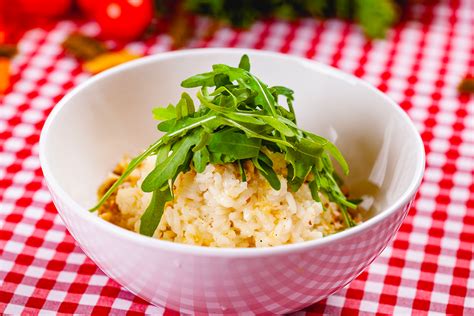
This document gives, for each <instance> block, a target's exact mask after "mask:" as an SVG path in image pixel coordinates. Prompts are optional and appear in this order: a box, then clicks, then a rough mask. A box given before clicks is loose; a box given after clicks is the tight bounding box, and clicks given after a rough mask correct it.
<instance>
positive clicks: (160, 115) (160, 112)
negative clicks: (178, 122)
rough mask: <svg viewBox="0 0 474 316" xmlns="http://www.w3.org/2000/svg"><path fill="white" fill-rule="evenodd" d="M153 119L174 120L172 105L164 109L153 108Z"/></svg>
mask: <svg viewBox="0 0 474 316" xmlns="http://www.w3.org/2000/svg"><path fill="white" fill-rule="evenodd" d="M153 117H154V118H155V120H158V121H164V120H170V119H174V118H176V109H175V107H174V105H173V104H170V105H168V106H167V107H166V108H154V109H153Z"/></svg>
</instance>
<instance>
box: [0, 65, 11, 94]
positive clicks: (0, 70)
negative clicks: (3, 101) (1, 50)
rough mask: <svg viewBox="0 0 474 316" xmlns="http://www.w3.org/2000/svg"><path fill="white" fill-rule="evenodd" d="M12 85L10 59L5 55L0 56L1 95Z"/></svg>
mask: <svg viewBox="0 0 474 316" xmlns="http://www.w3.org/2000/svg"><path fill="white" fill-rule="evenodd" d="M9 85H10V60H9V59H8V58H5V57H0V95H2V94H3V93H4V92H5V90H6V89H7V88H8V86H9Z"/></svg>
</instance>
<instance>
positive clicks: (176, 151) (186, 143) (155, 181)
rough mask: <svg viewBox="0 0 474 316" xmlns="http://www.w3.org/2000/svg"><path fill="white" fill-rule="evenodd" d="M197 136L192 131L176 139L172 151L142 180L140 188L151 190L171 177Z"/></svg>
mask: <svg viewBox="0 0 474 316" xmlns="http://www.w3.org/2000/svg"><path fill="white" fill-rule="evenodd" d="M198 136H199V134H198V133H193V134H191V135H189V136H188V137H185V138H182V139H180V140H179V141H177V142H176V143H175V144H174V145H173V147H172V151H173V153H172V154H171V155H170V156H168V158H166V159H165V160H164V161H163V162H162V163H160V164H158V165H156V167H155V168H154V169H153V170H152V171H151V172H150V173H149V174H148V176H147V177H146V178H145V180H143V183H142V190H143V191H144V192H152V191H154V190H156V189H159V188H162V187H163V186H164V185H165V184H166V183H167V182H168V180H170V179H173V178H174V177H175V175H176V172H177V170H178V168H179V167H180V166H181V165H182V164H183V163H184V162H185V160H186V157H187V154H188V151H189V150H190V149H191V147H192V146H194V145H196V143H197V141H198Z"/></svg>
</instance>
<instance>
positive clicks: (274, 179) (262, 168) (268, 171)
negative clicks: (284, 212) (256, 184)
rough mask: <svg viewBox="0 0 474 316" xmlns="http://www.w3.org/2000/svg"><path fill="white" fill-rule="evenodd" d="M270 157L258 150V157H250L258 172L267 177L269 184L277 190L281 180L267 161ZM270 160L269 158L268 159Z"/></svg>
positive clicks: (279, 187)
mask: <svg viewBox="0 0 474 316" xmlns="http://www.w3.org/2000/svg"><path fill="white" fill-rule="evenodd" d="M269 160H270V158H268V157H267V156H266V155H265V154H264V153H262V152H260V154H259V156H258V157H254V158H252V161H253V164H254V165H255V168H257V170H258V171H259V172H260V174H261V175H262V176H263V177H265V179H267V181H268V183H269V184H270V186H271V187H272V188H273V189H274V190H276V191H278V190H280V189H281V182H280V179H278V176H277V174H276V173H275V170H273V168H272V166H271V165H269V163H268V161H269ZM270 162H271V160H270Z"/></svg>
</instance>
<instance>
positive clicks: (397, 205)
mask: <svg viewBox="0 0 474 316" xmlns="http://www.w3.org/2000/svg"><path fill="white" fill-rule="evenodd" d="M202 54H205V55H208V54H227V55H236V56H238V55H242V54H249V55H261V56H264V57H269V58H280V59H285V60H289V61H293V62H297V63H302V64H305V66H310V67H313V68H314V69H316V70H317V71H319V72H325V73H328V74H330V75H332V76H337V77H339V78H340V79H341V80H344V81H346V82H347V81H348V82H351V83H355V84H358V85H360V86H361V87H363V88H365V89H368V90H370V91H372V92H373V93H375V94H376V95H378V96H380V97H382V99H384V100H385V101H386V102H385V104H386V106H389V107H392V108H393V109H394V110H395V112H396V113H397V114H398V115H399V116H400V117H401V119H402V120H403V122H404V123H405V124H406V125H407V128H409V130H410V132H411V133H412V134H413V136H414V137H415V139H416V148H415V149H414V150H416V152H418V154H417V161H416V171H415V173H414V175H413V179H412V181H411V182H410V184H409V185H408V187H407V188H406V189H405V191H404V192H403V194H402V195H401V196H400V197H399V198H398V199H397V200H396V201H395V202H394V203H393V204H392V205H390V206H389V207H387V208H385V209H383V210H381V211H380V213H378V214H377V215H375V216H373V217H371V218H370V219H368V220H366V221H364V222H363V223H361V224H359V225H357V226H355V227H352V228H350V229H347V230H344V231H342V232H339V233H336V234H333V235H330V236H326V237H324V238H320V239H316V240H309V241H304V242H299V243H293V244H286V245H279V246H272V247H270V246H268V247H262V248H217V247H204V246H196V245H188V244H181V243H175V242H171V241H166V240H160V239H156V238H152V237H147V236H143V235H140V234H138V233H136V232H131V231H128V230H126V229H123V228H121V227H119V226H116V225H114V224H112V223H109V222H107V221H105V220H103V219H101V218H99V217H98V216H96V215H95V214H94V213H90V212H88V211H87V210H85V209H84V208H83V207H81V206H80V205H79V203H78V202H76V201H75V200H74V199H73V198H72V197H71V196H70V195H69V194H68V193H66V191H65V190H63V189H62V188H61V186H60V185H59V183H58V182H57V181H56V179H55V178H54V176H53V174H52V171H51V169H50V166H49V162H48V160H47V159H46V157H47V154H46V146H45V142H46V140H47V138H48V135H49V134H50V127H51V125H52V124H53V122H54V121H55V119H56V117H57V116H58V114H59V113H60V112H61V110H62V109H63V108H64V107H65V106H66V104H67V103H68V102H69V100H71V99H72V98H74V97H75V96H76V94H78V93H79V92H80V91H81V90H83V89H85V88H87V87H88V86H90V85H93V84H95V83H96V82H97V81H100V80H102V79H104V78H106V77H109V76H114V75H119V74H120V73H122V72H125V71H127V70H128V69H131V68H135V67H137V66H141V65H145V64H150V63H155V62H160V61H165V60H167V59H174V58H186V57H187V56H193V55H202ZM425 159H426V157H425V150H424V145H423V141H422V139H421V136H420V134H419V133H418V131H417V130H416V127H415V125H414V124H413V122H412V121H411V120H410V118H409V117H408V115H407V113H406V112H405V111H403V110H402V109H401V108H400V106H399V105H398V104H397V103H396V102H395V101H393V100H392V99H391V98H390V97H388V96H387V95H385V94H384V93H382V92H381V91H380V90H378V89H377V88H375V87H374V86H373V85H371V84H370V83H368V82H366V81H364V80H362V79H359V78H357V77H355V76H353V75H351V74H348V73H345V72H343V71H341V70H339V69H337V68H334V67H331V66H328V65H325V64H322V63H319V62H317V61H314V60H311V59H306V58H303V57H299V56H294V55H287V54H283V53H278V52H273V51H264V50H256V49H247V48H195V49H185V50H180V51H170V52H164V53H159V54H156V55H151V56H146V57H143V58H140V59H137V60H133V61H130V62H127V63H124V64H122V65H119V66H116V67H113V68H111V69H108V70H106V71H104V72H101V73H99V74H97V75H95V76H93V77H91V78H89V79H87V80H86V81H84V82H82V83H81V84H79V85H78V86H76V87H75V88H73V89H72V90H71V91H70V92H68V93H67V94H66V95H65V96H64V97H63V98H62V99H61V100H60V101H59V102H58V103H57V104H56V106H54V107H53V110H52V111H51V113H50V114H49V116H48V118H47V119H46V121H45V124H44V126H43V128H42V130H41V134H40V141H39V160H40V165H41V168H42V170H43V175H44V178H45V180H46V183H47V186H48V189H49V190H50V191H51V195H52V196H54V195H57V196H61V199H62V200H64V202H65V203H66V204H67V205H68V206H69V207H70V208H71V209H72V211H73V212H76V213H77V215H78V216H81V217H82V218H83V219H84V220H86V221H89V222H91V223H92V224H94V225H96V226H98V227H99V228H100V229H103V230H105V231H107V232H108V233H110V234H115V235H118V237H121V238H124V239H127V240H129V241H130V242H134V243H137V244H139V245H143V246H147V247H151V248H156V249H160V250H166V251H170V252H179V253H186V254H192V255H198V256H219V257H222V256H224V257H253V256H262V255H274V254H287V253H290V252H297V251H304V250H308V249H312V248H315V247H321V246H327V245H329V244H332V243H334V242H337V241H338V240H342V239H345V238H350V237H351V236H353V235H356V234H358V233H360V232H363V231H365V230H368V229H369V228H371V227H374V226H375V225H377V224H378V223H380V222H382V221H383V220H384V219H386V218H388V217H389V216H390V215H392V214H394V213H396V212H397V210H400V209H402V208H403V207H404V206H405V205H407V204H408V203H409V202H410V201H411V200H412V198H413V197H414V196H415V194H416V192H417V190H418V188H419V186H420V184H421V181H422V178H423V174H424V169H425ZM53 192H54V193H53ZM57 210H58V213H59V214H60V215H61V216H62V214H61V211H60V208H59V207H57ZM66 226H67V225H66Z"/></svg>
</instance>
